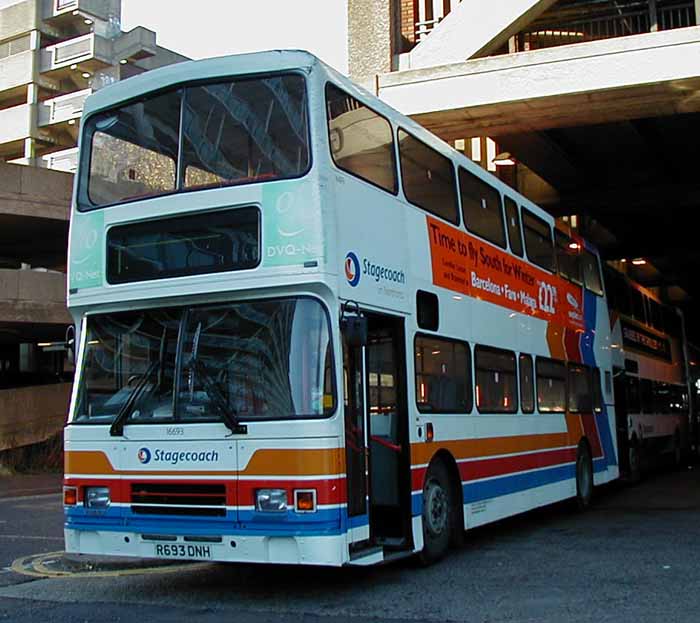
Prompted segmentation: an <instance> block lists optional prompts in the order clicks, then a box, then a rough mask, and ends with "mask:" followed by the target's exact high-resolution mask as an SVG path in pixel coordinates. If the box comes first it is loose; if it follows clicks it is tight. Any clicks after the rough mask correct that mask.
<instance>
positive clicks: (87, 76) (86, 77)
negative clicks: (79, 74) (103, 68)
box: [83, 71, 90, 80]
mask: <svg viewBox="0 0 700 623" xmlns="http://www.w3.org/2000/svg"><path fill="white" fill-rule="evenodd" d="M89 77H90V74H89V73H88V72H87V71H84V72H83V78H85V79H86V80H87V79H88V78H89Z"/></svg>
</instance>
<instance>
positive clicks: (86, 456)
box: [63, 451, 117, 475]
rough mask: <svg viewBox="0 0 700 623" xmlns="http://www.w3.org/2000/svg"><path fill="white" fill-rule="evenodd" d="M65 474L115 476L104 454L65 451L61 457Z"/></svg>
mask: <svg viewBox="0 0 700 623" xmlns="http://www.w3.org/2000/svg"><path fill="white" fill-rule="evenodd" d="M63 471H64V473H65V474H104V475H108V474H116V473H117V471H116V470H115V469H114V467H112V463H111V462H110V460H109V459H108V458H107V455H106V454H105V453H104V452H93V451H79V452H76V451H66V452H65V454H64V457H63Z"/></svg>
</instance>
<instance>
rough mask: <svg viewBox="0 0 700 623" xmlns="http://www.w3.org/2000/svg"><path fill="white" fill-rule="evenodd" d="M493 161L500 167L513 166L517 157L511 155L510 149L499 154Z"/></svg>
mask: <svg viewBox="0 0 700 623" xmlns="http://www.w3.org/2000/svg"><path fill="white" fill-rule="evenodd" d="M491 162H493V163H494V164H495V165H496V166H499V167H512V166H513V165H514V164H515V158H513V156H511V154H510V152H509V151H504V152H502V153H500V154H498V155H497V156H496V157H495V158H494V159H493V160H492V161H491Z"/></svg>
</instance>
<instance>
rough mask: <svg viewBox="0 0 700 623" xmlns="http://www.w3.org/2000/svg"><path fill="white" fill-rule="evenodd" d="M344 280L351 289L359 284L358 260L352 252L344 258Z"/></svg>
mask: <svg viewBox="0 0 700 623" xmlns="http://www.w3.org/2000/svg"><path fill="white" fill-rule="evenodd" d="M345 278H346V279H347V280H348V283H349V284H350V285H351V286H352V287H353V288H354V287H355V286H356V285H357V284H358V283H360V260H358V259H357V255H355V254H354V253H353V252H352V251H350V252H349V253H348V254H347V255H346V256H345Z"/></svg>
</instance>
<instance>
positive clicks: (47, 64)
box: [40, 33, 111, 73]
mask: <svg viewBox="0 0 700 623" xmlns="http://www.w3.org/2000/svg"><path fill="white" fill-rule="evenodd" d="M110 54H111V42H109V41H106V40H105V39H103V38H102V37H98V36H97V35H95V33H90V34H87V35H82V36H80V37H74V38H73V39H68V40H67V41H62V42H61V43H56V44H55V45H50V46H48V47H46V48H44V49H43V50H42V52H41V65H40V66H41V72H42V73H45V72H50V71H55V70H58V69H63V68H65V67H70V66H71V65H79V64H82V63H90V64H96V65H100V66H104V65H108V64H109V57H110Z"/></svg>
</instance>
